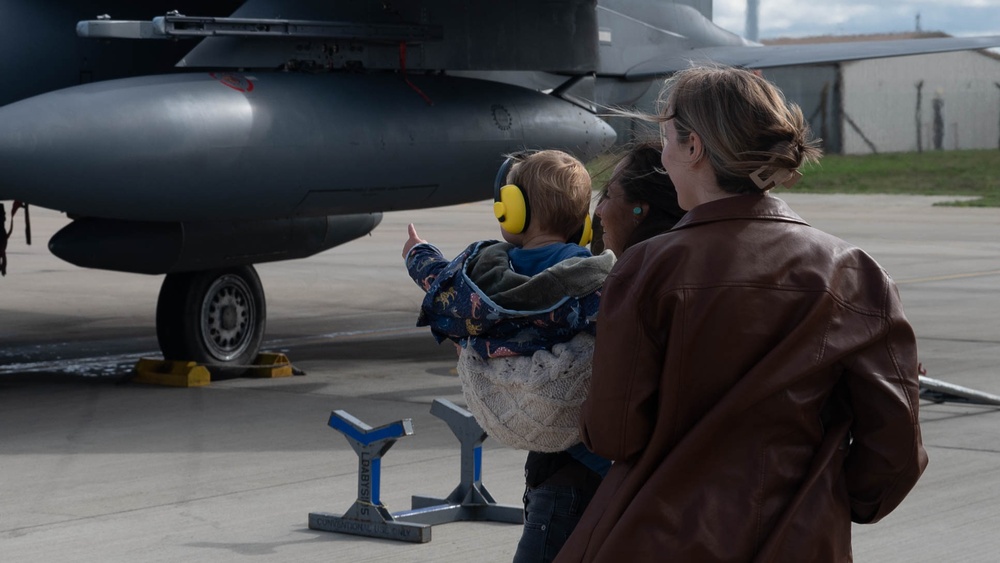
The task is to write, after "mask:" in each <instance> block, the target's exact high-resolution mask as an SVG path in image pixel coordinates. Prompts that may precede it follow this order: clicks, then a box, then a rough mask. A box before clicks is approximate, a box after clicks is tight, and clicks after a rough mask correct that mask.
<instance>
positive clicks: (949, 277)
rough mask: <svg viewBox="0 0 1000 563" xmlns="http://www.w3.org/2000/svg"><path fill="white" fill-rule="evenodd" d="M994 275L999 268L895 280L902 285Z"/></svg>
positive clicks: (998, 271)
mask: <svg viewBox="0 0 1000 563" xmlns="http://www.w3.org/2000/svg"><path fill="white" fill-rule="evenodd" d="M996 275H1000V270H987V271H985V272H969V273H967V274H950V275H946V276H930V277H926V278H913V279H911V280H897V281H896V285H904V284H908V283H926V282H936V281H947V280H962V279H967V278H979V277H983V276H996Z"/></svg>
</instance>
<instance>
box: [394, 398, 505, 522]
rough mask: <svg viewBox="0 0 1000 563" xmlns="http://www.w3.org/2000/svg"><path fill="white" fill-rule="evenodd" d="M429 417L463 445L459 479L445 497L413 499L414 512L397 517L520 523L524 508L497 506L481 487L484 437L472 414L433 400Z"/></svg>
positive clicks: (482, 486)
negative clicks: (443, 425) (434, 417)
mask: <svg viewBox="0 0 1000 563" xmlns="http://www.w3.org/2000/svg"><path fill="white" fill-rule="evenodd" d="M431 414H433V415H434V416H436V417H438V418H440V419H441V420H443V421H445V422H446V423H447V424H448V426H449V427H450V428H451V431H452V432H453V433H454V434H455V437H456V438H458V441H459V442H460V443H461V444H462V457H461V461H462V467H461V480H460V482H459V484H458V486H457V487H455V490H454V491H452V492H451V494H450V495H448V497H447V498H444V499H439V498H431V497H422V496H413V498H412V506H413V510H409V511H406V512H400V513H397V514H396V517H397V518H405V519H406V520H407V521H410V522H422V523H426V524H445V523H448V522H459V521H469V520H475V521H491V522H509V523H511V524H521V523H523V522H524V509H523V508H521V507H519V506H504V505H498V504H497V502H496V501H495V500H493V496H492V495H490V492H489V491H488V490H486V486H485V485H483V482H482V477H483V476H482V473H483V441H484V440H486V437H487V435H486V432H484V431H483V429H482V427H481V426H479V423H477V422H476V419H475V418H473V416H472V414H471V413H469V412H468V411H466V410H465V409H462V408H460V407H458V406H456V405H455V404H454V403H452V402H451V401H448V400H445V399H435V400H434V402H433V403H432V404H431Z"/></svg>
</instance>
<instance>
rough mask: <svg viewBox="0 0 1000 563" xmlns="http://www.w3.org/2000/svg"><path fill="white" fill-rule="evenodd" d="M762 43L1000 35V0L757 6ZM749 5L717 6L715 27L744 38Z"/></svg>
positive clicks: (738, 1) (736, 1)
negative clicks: (913, 34) (912, 34)
mask: <svg viewBox="0 0 1000 563" xmlns="http://www.w3.org/2000/svg"><path fill="white" fill-rule="evenodd" d="M758 2H759V3H760V15H759V18H758V24H757V25H758V29H759V30H760V34H759V36H760V38H761V39H771V38H775V37H805V36H812V35H854V34H865V33H888V32H901V31H913V30H915V29H916V21H917V20H916V16H917V14H918V13H919V14H920V27H921V29H923V30H924V31H943V32H945V33H947V34H949V35H955V36H963V35H1000V0H821V1H819V2H803V1H802V0H758ZM746 4H747V3H746V0H715V2H714V4H713V14H714V20H715V23H716V25H718V26H720V27H723V28H725V29H727V30H729V31H732V32H733V33H737V34H739V35H745V31H746V29H745V28H746Z"/></svg>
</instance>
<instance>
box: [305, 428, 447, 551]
mask: <svg viewBox="0 0 1000 563" xmlns="http://www.w3.org/2000/svg"><path fill="white" fill-rule="evenodd" d="M329 425H330V427H331V428H333V429H335V430H339V431H340V432H342V433H343V434H344V436H345V437H346V438H347V441H348V442H349V443H350V444H351V447H352V448H354V451H355V452H356V453H357V454H358V498H357V500H356V501H354V504H353V505H352V506H351V508H349V509H348V510H347V512H346V513H344V515H343V516H339V515H336V514H330V513H327V512H311V513H309V528H310V529H312V530H324V531H327V532H340V533H344V534H354V535H358V536H369V537H374V538H383V539H390V540H399V541H407V542H414V543H427V542H429V541H431V527H430V525H429V524H425V523H414V522H403V521H400V520H399V519H397V518H396V517H394V516H393V515H392V514H390V513H389V511H388V510H387V509H386V508H385V506H383V505H382V502H381V500H380V499H379V494H380V492H381V485H380V480H381V476H382V456H383V455H385V453H386V452H387V451H389V448H391V447H392V445H393V444H395V443H396V440H398V439H399V438H402V437H403V436H410V435H412V434H413V423H412V421H411V420H410V419H409V418H405V419H403V420H399V421H396V422H392V423H389V424H386V425H384V426H379V427H378V428H372V427H371V426H368V425H367V424H365V423H364V422H361V421H360V420H358V419H356V418H354V417H353V416H351V415H350V414H348V413H346V412H345V411H341V410H338V411H334V412H333V413H332V414H331V415H330V422H329Z"/></svg>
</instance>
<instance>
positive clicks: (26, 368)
mask: <svg viewBox="0 0 1000 563" xmlns="http://www.w3.org/2000/svg"><path fill="white" fill-rule="evenodd" d="M426 332H427V329H426V328H418V327H391V328H375V329H367V330H349V331H343V332H330V333H326V334H319V335H315V336H303V337H297V338H284V339H276V340H267V341H265V342H264V344H263V346H261V348H262V349H268V348H286V347H289V346H301V345H306V344H315V343H320V342H328V341H331V340H358V339H360V338H362V337H371V336H379V337H385V336H398V335H406V334H414V335H416V334H424V333H426ZM69 346H70V344H69V343H60V344H50V345H40V346H25V347H22V348H20V349H17V350H10V351H7V352H6V353H5V354H4V355H5V356H7V358H13V357H18V356H20V357H21V359H22V361H18V362H15V363H10V364H3V365H0V375H11V374H23V373H44V372H58V373H64V374H65V373H69V374H73V375H80V376H84V377H108V376H114V375H122V368H123V367H127V368H129V369H131V367H132V366H134V365H135V363H136V362H137V361H138V360H139V358H160V357H162V355H161V353H160V351H159V350H157V351H151V350H137V351H134V352H125V353H121V354H105V355H99V356H80V357H69V358H67V357H60V355H65V354H66V353H67V351H68V350H67V348H68V347H69ZM51 355H55V356H56V357H55V358H54V359H39V360H32V359H31V357H32V356H34V357H39V356H41V357H43V358H44V357H45V356H51ZM0 359H2V358H0ZM24 360H27V361H24Z"/></svg>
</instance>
